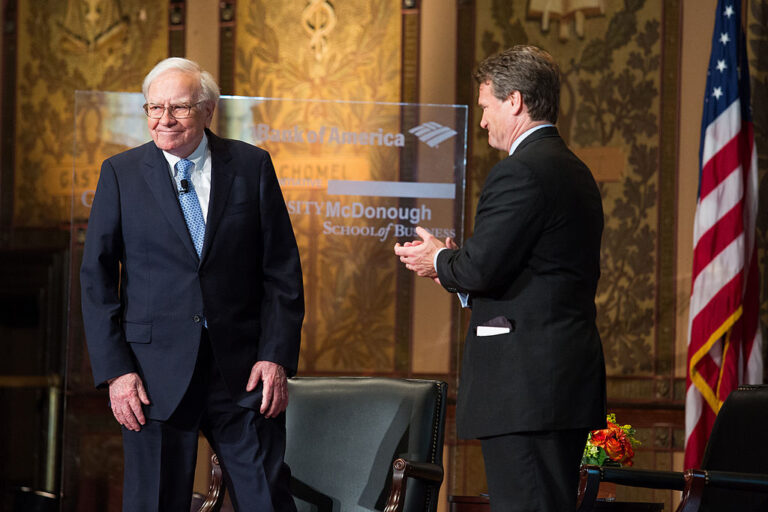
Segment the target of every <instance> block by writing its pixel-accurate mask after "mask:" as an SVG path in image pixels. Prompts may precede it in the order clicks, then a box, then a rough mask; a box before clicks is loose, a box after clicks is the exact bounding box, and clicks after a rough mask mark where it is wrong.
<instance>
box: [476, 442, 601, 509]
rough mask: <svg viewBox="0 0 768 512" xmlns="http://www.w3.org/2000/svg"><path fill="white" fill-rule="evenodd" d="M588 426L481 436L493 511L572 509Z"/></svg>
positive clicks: (574, 502) (574, 504) (574, 506)
mask: <svg viewBox="0 0 768 512" xmlns="http://www.w3.org/2000/svg"><path fill="white" fill-rule="evenodd" d="M588 433H589V430H588V429H573V430H556V431H545V432H522V433H515V434H506V435H502V436H494V437H488V438H483V439H481V440H480V444H481V446H482V450H483V459H484V460H485V473H486V478H487V481H488V494H489V496H490V501H491V512H572V511H573V510H575V509H576V493H577V491H578V486H579V466H580V463H581V456H582V453H583V452H584V445H585V443H586V441H587V434H588Z"/></svg>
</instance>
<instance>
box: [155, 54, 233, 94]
mask: <svg viewBox="0 0 768 512" xmlns="http://www.w3.org/2000/svg"><path fill="white" fill-rule="evenodd" d="M167 71H181V72H182V73H190V74H193V75H197V76H199V77H200V96H199V97H198V98H197V99H198V101H210V102H212V103H214V104H215V103H216V102H217V101H219V94H220V92H219V86H218V85H217V84H216V80H214V79H213V76H211V74H210V73H209V72H207V71H205V70H203V68H201V67H200V65H199V64H198V63H197V62H195V61H193V60H189V59H182V58H181V57H170V58H168V59H165V60H161V61H160V62H158V63H157V65H156V66H155V67H154V68H152V71H150V72H149V73H148V74H147V76H146V77H144V83H143V84H142V86H141V92H142V93H144V99H147V93H148V92H149V86H150V85H151V84H152V82H153V81H154V80H155V78H157V77H159V76H160V75H162V74H163V73H165V72H167Z"/></svg>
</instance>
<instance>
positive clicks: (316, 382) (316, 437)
mask: <svg viewBox="0 0 768 512" xmlns="http://www.w3.org/2000/svg"><path fill="white" fill-rule="evenodd" d="M288 389H289V396H290V403H289V405H288V409H287V411H286V430H287V443H288V444H287V447H286V455H285V460H286V462H287V463H288V465H289V466H290V468H291V473H292V479H291V490H292V492H293V494H294V498H295V500H296V506H297V507H298V510H299V512H310V511H312V512H347V511H350V512H351V511H370V510H383V509H384V505H385V503H386V500H387V496H388V495H389V487H390V484H391V475H392V462H393V461H394V460H395V459H397V458H399V457H402V458H404V459H407V460H410V461H416V462H431V463H435V464H439V465H442V454H443V434H444V426H445V400H446V384H445V383H444V382H440V381H433V380H412V379H393V378H383V377H296V378H293V379H289V381H288ZM438 491H439V486H427V485H425V484H422V483H421V482H416V481H414V482H412V483H409V484H408V492H407V494H406V503H405V508H404V510H405V511H406V512H414V511H420V512H421V511H425V512H426V511H430V512H433V511H435V510H436V508H437V494H438Z"/></svg>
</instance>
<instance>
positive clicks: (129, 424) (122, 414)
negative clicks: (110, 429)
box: [109, 372, 149, 432]
mask: <svg viewBox="0 0 768 512" xmlns="http://www.w3.org/2000/svg"><path fill="white" fill-rule="evenodd" d="M109 402H110V404H111V405H112V414H114V416H115V419H116V420H117V422H118V423H120V424H121V425H122V426H124V427H125V428H127V429H128V430H133V431H135V432H138V431H139V430H141V426H142V425H144V424H146V420H145V419H144V411H142V409H141V404H144V405H149V397H148V396H147V391H146V390H145V389H144V383H143V382H141V377H139V374H138V373H135V372H133V373H126V374H125V375H121V376H120V377H117V378H115V379H112V380H111V381H110V382H109Z"/></svg>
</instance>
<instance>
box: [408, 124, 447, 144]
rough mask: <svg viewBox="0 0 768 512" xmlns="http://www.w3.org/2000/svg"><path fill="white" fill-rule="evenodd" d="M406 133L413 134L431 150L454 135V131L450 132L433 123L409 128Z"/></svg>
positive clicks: (444, 127) (445, 127)
mask: <svg viewBox="0 0 768 512" xmlns="http://www.w3.org/2000/svg"><path fill="white" fill-rule="evenodd" d="M408 132H409V133H412V134H414V135H415V136H416V137H418V138H419V140H420V141H421V142H423V143H424V144H426V145H427V146H429V147H431V148H436V147H437V146H438V145H439V144H440V143H441V142H443V141H444V140H448V139H450V138H451V137H453V136H454V135H456V130H452V129H451V128H448V127H447V126H443V125H441V124H438V123H435V122H434V121H429V122H428V123H424V124H420V125H419V126H417V127H416V128H411V129H410V130H408Z"/></svg>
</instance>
